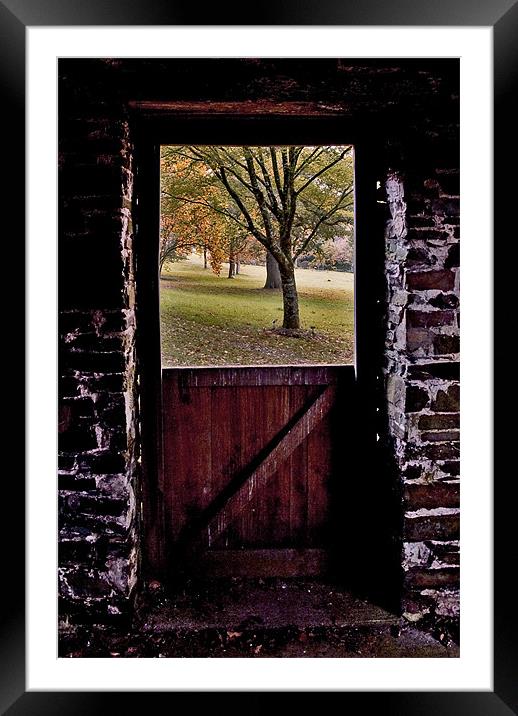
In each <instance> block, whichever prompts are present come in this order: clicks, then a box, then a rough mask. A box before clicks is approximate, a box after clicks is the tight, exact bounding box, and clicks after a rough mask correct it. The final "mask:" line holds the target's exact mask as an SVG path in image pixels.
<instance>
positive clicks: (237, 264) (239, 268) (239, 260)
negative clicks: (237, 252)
mask: <svg viewBox="0 0 518 716" xmlns="http://www.w3.org/2000/svg"><path fill="white" fill-rule="evenodd" d="M240 270H241V259H240V257H239V256H237V257H236V276H238V275H239V271H240Z"/></svg>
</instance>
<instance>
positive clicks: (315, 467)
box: [307, 416, 332, 546]
mask: <svg viewBox="0 0 518 716" xmlns="http://www.w3.org/2000/svg"><path fill="white" fill-rule="evenodd" d="M329 429H330V421H329V416H326V417H324V419H323V420H322V421H321V422H320V423H319V424H318V425H317V426H316V427H315V429H314V430H313V432H312V433H311V434H310V435H309V437H308V440H307V451H308V463H307V465H308V494H307V510H308V522H307V543H308V544H309V545H311V546H313V545H317V546H322V545H323V543H324V540H325V527H326V522H327V517H328V508H329V482H330V477H331V469H332V464H331V441H330V434H329Z"/></svg>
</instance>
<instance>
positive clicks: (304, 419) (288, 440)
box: [177, 385, 336, 548]
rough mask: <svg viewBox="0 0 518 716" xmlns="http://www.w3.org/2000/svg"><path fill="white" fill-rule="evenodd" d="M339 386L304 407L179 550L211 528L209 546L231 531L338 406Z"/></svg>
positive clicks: (193, 526) (190, 529)
mask: <svg viewBox="0 0 518 716" xmlns="http://www.w3.org/2000/svg"><path fill="white" fill-rule="evenodd" d="M335 397H336V387H335V386H332V385H331V386H326V387H325V388H323V390H321V391H320V392H319V393H317V395H316V396H315V397H314V398H312V400H311V401H310V402H309V403H306V405H304V406H303V408H302V409H301V410H299V411H298V412H297V413H296V414H295V415H294V416H293V417H292V418H291V420H290V421H288V423H287V424H286V425H285V426H284V428H283V429H282V430H281V431H280V432H279V433H278V434H277V435H276V436H275V438H274V439H273V440H272V441H271V442H270V443H269V445H268V446H267V447H266V448H265V450H263V451H262V452H261V454H260V455H259V456H258V457H257V458H256V460H254V461H253V462H252V463H251V464H250V465H249V466H248V467H247V468H246V469H245V470H244V471H242V472H241V473H240V474H239V475H238V476H237V477H236V479H235V480H233V481H232V482H231V483H230V484H229V485H228V486H227V487H226V488H224V489H223V490H222V492H220V493H219V495H217V496H216V498H215V499H214V500H213V501H212V502H211V503H210V505H209V506H208V507H207V508H206V509H205V510H204V511H203V512H202V513H201V515H199V517H198V518H197V519H196V520H193V521H191V522H190V523H189V524H188V525H186V527H185V528H184V530H182V532H181V533H180V537H179V540H178V545H177V546H178V547H180V548H182V547H184V548H185V547H188V546H189V545H191V544H193V543H194V542H195V540H196V539H197V537H198V536H199V535H200V533H201V532H202V531H203V530H204V529H205V528H207V530H208V539H209V546H210V545H211V544H213V543H214V541H215V540H216V539H217V538H218V537H219V536H220V535H221V534H222V533H223V532H224V531H225V530H226V529H227V527H228V526H229V525H230V523H231V521H232V520H234V519H235V518H236V517H237V516H238V515H239V514H240V513H241V512H242V511H243V510H244V508H245V507H246V506H247V505H248V504H249V502H250V501H251V499H252V497H253V496H254V495H255V493H256V492H257V490H259V489H261V487H263V486H264V485H266V483H267V482H268V479H269V478H270V477H271V475H273V474H274V473H275V472H276V471H277V469H278V468H279V467H280V466H281V465H282V463H283V462H284V461H285V460H286V459H287V458H288V457H289V456H290V455H291V454H292V453H293V451H294V450H295V449H296V448H297V447H298V446H299V445H300V444H301V443H302V441H303V440H305V439H306V438H307V436H308V435H309V434H310V432H311V431H312V430H313V428H314V427H315V426H316V425H317V424H318V423H319V422H320V421H321V420H322V418H323V417H324V416H325V415H326V414H327V413H328V412H329V411H330V409H331V408H332V406H333V405H334V403H335Z"/></svg>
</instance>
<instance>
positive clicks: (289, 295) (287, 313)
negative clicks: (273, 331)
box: [281, 264, 300, 329]
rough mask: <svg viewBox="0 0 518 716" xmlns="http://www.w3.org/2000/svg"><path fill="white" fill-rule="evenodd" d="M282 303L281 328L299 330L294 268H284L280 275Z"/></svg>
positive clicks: (297, 297)
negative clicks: (282, 318) (282, 316)
mask: <svg viewBox="0 0 518 716" xmlns="http://www.w3.org/2000/svg"><path fill="white" fill-rule="evenodd" d="M281 278H282V303H283V307H284V321H283V324H282V327H283V328H291V329H293V328H300V316H299V296H298V293H297V285H296V283H295V267H294V266H293V264H292V265H291V266H288V267H285V268H283V270H282V273H281Z"/></svg>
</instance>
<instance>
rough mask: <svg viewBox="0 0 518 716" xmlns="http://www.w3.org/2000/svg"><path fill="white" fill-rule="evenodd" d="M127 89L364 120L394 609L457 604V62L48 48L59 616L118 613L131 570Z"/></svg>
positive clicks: (135, 552)
mask: <svg viewBox="0 0 518 716" xmlns="http://www.w3.org/2000/svg"><path fill="white" fill-rule="evenodd" d="M142 101H146V102H155V106H158V105H159V104H160V102H162V103H164V102H170V101H176V102H184V103H185V102H187V103H190V104H189V106H190V108H191V111H192V112H194V113H200V112H203V111H206V109H207V107H209V106H212V105H215V103H219V106H220V108H221V107H223V108H224V107H225V106H226V107H227V111H229V110H230V111H232V112H233V111H236V108H235V107H236V105H235V103H236V102H240V101H244V102H246V103H247V104H248V106H251V103H253V105H254V108H255V111H259V112H266V113H269V112H276V113H278V114H290V113H291V114H300V113H303V114H305V115H318V114H319V113H321V112H325V113H327V114H328V115H333V114H334V115H335V116H337V117H340V118H342V117H343V118H353V119H354V120H355V122H356V123H357V125H358V126H363V127H365V126H372V127H375V128H376V139H377V140H378V141H379V142H380V152H381V154H382V155H383V156H380V158H379V161H380V166H383V169H382V170H380V176H379V179H380V180H381V181H382V186H383V187H384V192H385V199H384V201H385V202H386V209H387V222H386V231H385V275H386V288H387V318H386V326H385V328H386V330H385V333H386V337H385V368H384V370H385V379H386V398H387V409H388V426H387V431H388V434H389V437H390V439H391V442H390V445H391V452H392V457H393V459H394V464H395V466H396V472H397V475H398V479H399V480H400V482H401V487H402V489H401V511H402V514H405V513H406V514H405V519H404V521H403V524H404V533H403V534H400V535H396V537H397V536H399V538H400V539H402V557H401V566H402V572H403V576H404V578H403V579H402V589H403V610H404V612H405V614H406V615H408V618H409V619H410V620H411V621H416V622H419V621H421V622H424V621H426V620H427V619H428V618H429V617H431V616H432V617H433V616H436V617H437V618H444V619H446V618H447V619H450V618H451V619H455V618H457V617H458V591H457V587H456V586H455V580H456V577H454V571H453V570H455V569H456V568H457V565H458V562H454V560H456V559H457V555H458V542H457V540H458V506H457V505H458V503H457V502H456V500H457V499H458V474H459V454H458V441H457V440H456V437H457V433H456V432H452V431H456V430H457V429H458V424H459V296H460V293H459V268H458V267H459V236H460V231H459V173H458V163H459V162H458V111H459V105H458V63H457V62H456V61H452V60H430V61H426V60H409V61H406V62H403V61H398V60H378V61H376V60H370V61H368V60H361V61H360V60H358V61H350V60H344V59H342V60H333V59H322V60H315V61H313V60H304V59H301V60H290V59H285V60H261V59H247V60H159V59H156V60H142V59H137V60H131V59H129V60H128V59H125V60H121V59H116V58H112V59H106V60H93V59H67V60H61V61H60V64H59V102H60V113H59V114H60V117H59V120H60V121H59V193H60V210H59V235H60V236H59V239H60V243H59V261H60V265H59V276H60V287H59V300H60V324H59V330H60V361H59V369H60V383H59V391H60V409H59V421H60V422H59V431H60V441H59V449H60V453H59V488H60V597H61V606H60V613H61V617H62V619H63V620H64V621H68V622H69V623H70V621H72V620H76V621H85V620H88V619H89V620H91V621H92V620H93V621H97V622H103V621H107V620H110V619H112V618H114V617H117V616H118V615H119V614H124V613H126V612H127V611H128V610H127V607H128V606H129V605H130V604H131V601H132V596H133V594H134V592H135V585H137V584H138V576H139V555H140V551H141V543H140V540H141V537H142V534H141V532H142V530H141V528H140V523H139V519H140V514H139V513H140V509H139V505H140V485H139V469H138V468H139V434H138V422H139V416H138V412H137V405H138V401H137V382H138V381H137V374H136V366H137V363H136V355H135V334H136V330H137V326H136V320H135V308H136V306H135V288H136V287H135V281H134V256H133V251H132V241H133V227H132V197H133V170H134V167H133V165H132V159H133V156H132V151H133V147H132V136H131V123H130V122H129V120H128V117H129V116H130V109H131V108H130V103H133V105H134V103H135V102H137V103H138V102H142ZM225 103H227V104H226V105H225ZM380 238H381V237H380ZM137 288H138V287H137ZM441 437H442V438H443V440H441ZM452 438H455V439H452ZM441 508H442V509H441ZM362 509H365V511H366V515H368V505H365V506H363V507H362ZM444 510H446V512H444ZM423 545H424V546H423Z"/></svg>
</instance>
